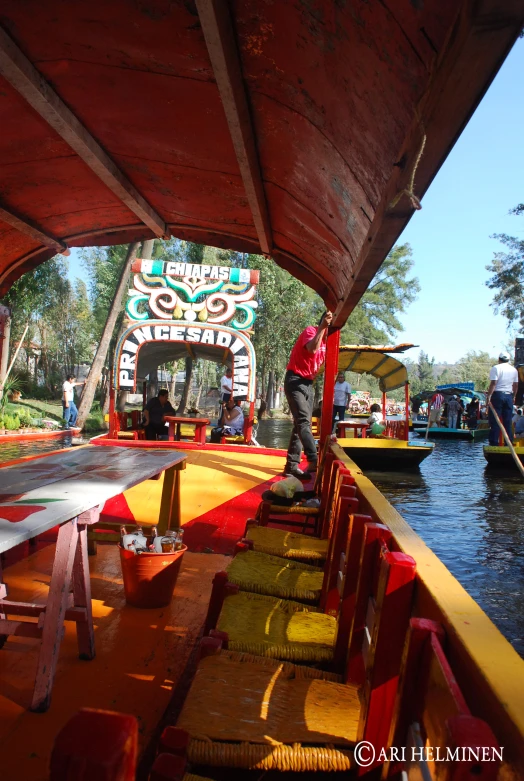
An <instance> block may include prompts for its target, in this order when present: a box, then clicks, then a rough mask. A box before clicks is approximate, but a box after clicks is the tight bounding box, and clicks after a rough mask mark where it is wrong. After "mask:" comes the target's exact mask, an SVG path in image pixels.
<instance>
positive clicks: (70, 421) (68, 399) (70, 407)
mask: <svg viewBox="0 0 524 781" xmlns="http://www.w3.org/2000/svg"><path fill="white" fill-rule="evenodd" d="M75 379H76V377H75V376H74V375H73V374H68V375H67V378H66V381H65V382H64V384H63V385H62V409H63V414H64V421H65V426H64V428H66V429H69V428H74V427H75V426H76V419H77V417H78V410H77V408H76V404H75V385H82V384H83V383H81V382H75Z"/></svg>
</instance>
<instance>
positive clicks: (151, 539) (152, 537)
mask: <svg viewBox="0 0 524 781" xmlns="http://www.w3.org/2000/svg"><path fill="white" fill-rule="evenodd" d="M157 537H158V531H157V528H156V526H152V527H151V533H150V535H149V537H148V538H147V549H148V550H150V551H153V552H154V550H155V540H156V539H157Z"/></svg>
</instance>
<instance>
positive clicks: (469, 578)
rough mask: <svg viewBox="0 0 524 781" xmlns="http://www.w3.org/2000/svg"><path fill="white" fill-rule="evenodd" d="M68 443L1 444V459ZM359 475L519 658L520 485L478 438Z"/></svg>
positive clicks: (522, 639)
mask: <svg viewBox="0 0 524 781" xmlns="http://www.w3.org/2000/svg"><path fill="white" fill-rule="evenodd" d="M290 432H291V424H290V421H289V420H263V421H261V422H260V425H259V429H258V433H257V439H258V442H259V444H260V445H262V446H264V447H276V448H282V447H283V448H286V447H287V443H288V441H289V435H290ZM75 441H76V440H75ZM86 441H88V440H86ZM70 446H71V437H63V438H61V439H55V440H47V441H40V442H38V443H37V442H19V443H15V442H13V443H10V444H0V462H3V461H10V460H11V459H15V458H21V457H22V456H25V455H33V454H35V453H45V452H50V451H52V450H58V449H60V448H62V447H70ZM366 474H367V476H368V477H369V478H370V479H371V480H372V481H373V482H374V483H375V485H376V486H377V487H378V488H379V489H380V490H381V491H382V493H383V494H384V495H385V496H386V497H387V498H388V499H389V501H390V502H391V504H392V505H393V506H394V507H395V508H396V509H397V510H398V511H399V512H400V513H401V515H403V517H404V518H405V519H406V521H407V522H408V523H409V524H410V526H411V527H412V528H413V529H414V530H415V531H416V532H417V534H419V535H420V537H422V539H423V540H424V542H425V543H426V544H427V545H429V547H430V548H432V550H433V551H434V552H435V553H436V554H437V556H438V557H439V558H440V559H442V561H443V562H444V563H445V564H446V566H447V567H448V569H449V570H450V571H451V572H452V573H453V575H454V576H455V577H456V578H457V580H459V581H460V582H461V583H462V585H463V586H464V588H465V589H466V590H467V591H468V592H469V593H470V594H471V596H472V597H473V598H474V599H475V600H476V601H477V602H478V603H479V604H480V605H481V607H482V608H483V610H485V612H486V613H487V614H488V616H489V617H490V618H491V620H492V621H493V622H494V623H495V624H496V625H497V626H498V628H499V629H500V631H501V632H502V633H503V634H504V635H505V636H506V637H507V639H508V640H509V641H510V643H512V645H513V646H514V647H515V649H516V650H517V651H518V652H519V653H520V654H521V655H522V656H524V600H523V598H522V595H523V593H524V482H523V481H522V480H521V479H520V478H519V477H518V476H517V474H516V473H515V475H513V476H509V475H507V474H499V473H497V472H494V471H488V470H487V469H486V462H485V460H484V456H483V454H482V443H481V442H480V443H478V442H477V443H473V442H466V441H456V442H450V441H442V440H441V441H437V443H436V445H435V450H434V452H433V454H432V455H431V456H429V458H427V459H426V460H425V461H423V463H422V465H421V467H420V470H415V471H413V472H373V471H368V472H366Z"/></svg>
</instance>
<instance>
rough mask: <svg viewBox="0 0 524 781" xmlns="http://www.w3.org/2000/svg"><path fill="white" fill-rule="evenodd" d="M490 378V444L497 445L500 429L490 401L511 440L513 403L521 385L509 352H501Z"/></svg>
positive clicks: (488, 400) (488, 398)
mask: <svg viewBox="0 0 524 781" xmlns="http://www.w3.org/2000/svg"><path fill="white" fill-rule="evenodd" d="M489 379H490V383H489V388H488V395H487V397H486V406H487V408H488V420H489V444H490V445H493V446H495V447H496V446H497V445H498V444H499V432H500V429H499V426H498V424H497V422H496V420H495V415H494V414H493V412H492V411H491V407H490V406H489V403H490V402H491V403H492V405H493V408H494V409H495V412H496V413H497V415H498V416H499V418H500V420H501V422H502V425H503V426H504V428H505V429H506V431H507V434H508V437H509V438H510V441H511V440H512V438H513V432H512V430H511V420H512V418H513V403H514V401H515V397H516V395H517V389H518V387H519V375H518V372H517V370H516V369H515V367H514V366H512V365H511V364H510V363H509V355H508V353H506V352H502V353H500V355H499V362H498V364H497V365H496V366H493V367H492V369H491V371H490V373H489Z"/></svg>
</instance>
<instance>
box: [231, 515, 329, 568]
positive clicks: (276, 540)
mask: <svg viewBox="0 0 524 781" xmlns="http://www.w3.org/2000/svg"><path fill="white" fill-rule="evenodd" d="M310 509H313V508H310ZM246 539H248V540H251V541H252V542H253V550H255V551H258V552H259V553H269V554H270V555H271V556H280V557H282V558H285V559H298V560H301V559H306V560H307V561H323V560H325V559H326V558H327V554H328V547H329V540H319V539H318V537H311V536H310V535H308V534H296V533H295V532H286V531H283V530H282V529H273V528H270V527H269V526H250V527H249V529H248V531H247V534H246Z"/></svg>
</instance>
